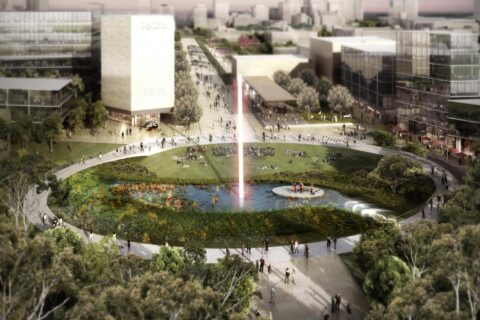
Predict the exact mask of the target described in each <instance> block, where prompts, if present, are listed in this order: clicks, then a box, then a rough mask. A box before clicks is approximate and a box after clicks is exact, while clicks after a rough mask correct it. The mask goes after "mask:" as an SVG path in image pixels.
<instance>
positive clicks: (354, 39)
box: [312, 36, 386, 44]
mask: <svg viewBox="0 0 480 320" xmlns="http://www.w3.org/2000/svg"><path fill="white" fill-rule="evenodd" d="M312 39H318V40H322V41H326V42H331V43H334V44H344V43H352V42H372V41H385V40H386V39H384V38H380V37H376V36H351V37H312Z"/></svg>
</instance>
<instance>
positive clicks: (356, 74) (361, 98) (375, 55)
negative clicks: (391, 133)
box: [341, 40, 396, 122]
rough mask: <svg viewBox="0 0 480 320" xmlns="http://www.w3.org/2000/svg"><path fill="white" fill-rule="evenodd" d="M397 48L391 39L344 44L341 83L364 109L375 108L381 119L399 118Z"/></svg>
mask: <svg viewBox="0 0 480 320" xmlns="http://www.w3.org/2000/svg"><path fill="white" fill-rule="evenodd" d="M395 52H396V51H395V41H392V40H384V41H383V42H377V43H375V44H371V43H351V44H348V45H344V46H342V54H341V59H342V64H341V72H342V81H341V83H342V85H344V86H345V87H347V88H348V89H349V91H350V93H351V94H352V96H353V97H354V98H355V99H356V100H357V102H358V103H359V106H360V107H361V109H362V110H364V111H369V112H373V114H374V116H375V118H377V119H380V120H381V121H382V122H394V121H395V118H396V117H395V116H396V109H395ZM362 112H363V111H362Z"/></svg>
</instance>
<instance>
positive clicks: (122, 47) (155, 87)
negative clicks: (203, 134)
mask: <svg viewBox="0 0 480 320" xmlns="http://www.w3.org/2000/svg"><path fill="white" fill-rule="evenodd" d="M174 33H175V22H174V19H173V17H172V16H168V15H133V16H128V15H112V16H103V17H102V99H103V100H104V102H105V104H106V105H107V106H108V107H113V108H117V109H121V110H125V111H128V112H130V113H147V112H148V111H152V112H162V113H164V112H170V110H171V108H172V107H173V106H174V85H175V47H174Z"/></svg>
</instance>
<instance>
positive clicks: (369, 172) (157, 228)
mask: <svg viewBox="0 0 480 320" xmlns="http://www.w3.org/2000/svg"><path fill="white" fill-rule="evenodd" d="M118 152H119V153H123V152H122V151H121V150H120V151H118ZM243 159H244V171H245V202H244V204H243V205H242V206H239V202H238V187H237V181H238V175H237V173H238V170H237V169H236V168H237V163H238V161H237V160H238V152H237V145H236V144H211V145H191V146H182V147H176V148H171V149H168V150H165V151H162V152H160V153H156V154H153V155H150V156H141V157H140V156H139V157H133V158H128V159H123V160H117V161H113V162H108V163H104V164H100V165H98V166H94V167H91V168H86V169H85V170H83V171H80V172H78V173H75V174H73V175H72V176H70V177H68V178H67V179H65V180H62V181H60V182H57V183H55V184H51V189H52V193H51V195H50V197H49V200H48V204H49V207H50V208H51V210H52V211H53V212H54V213H55V215H56V216H57V217H59V218H62V219H63V220H64V221H66V222H68V223H70V224H72V225H75V226H77V227H79V228H82V229H84V230H87V231H90V232H94V233H98V234H103V235H111V234H115V235H116V236H117V237H120V238H124V239H129V240H131V241H136V242H143V243H153V244H165V243H166V242H167V243H170V244H173V245H179V246H187V245H189V244H190V243H196V244H202V245H203V246H204V247H208V248H218V247H225V246H228V247H240V246H242V245H251V246H256V245H259V244H261V243H262V242H263V241H264V240H267V239H268V241H269V242H270V244H272V245H283V244H287V243H290V242H291V241H299V242H301V243H306V242H315V241H320V240H324V239H326V238H328V237H344V236H350V235H353V234H358V233H362V232H364V231H367V230H370V229H373V228H376V227H378V226H379V225H380V224H382V223H384V221H385V220H386V219H395V218H397V217H399V216H402V217H405V216H406V215H408V213H409V211H412V212H413V211H414V209H415V208H417V207H418V206H419V205H420V204H422V203H424V202H425V201H426V200H427V199H428V198H429V197H430V196H431V194H432V193H433V192H434V189H435V185H434V182H433V181H432V180H431V178H430V177H429V176H428V175H427V174H425V173H424V172H423V169H422V168H421V166H420V164H418V163H415V161H414V160H412V159H410V158H407V157H401V156H395V155H394V156H384V157H382V156H381V155H377V154H373V153H367V152H362V151H357V150H354V149H350V148H339V147H332V146H326V145H313V144H298V143H247V144H245V146H244V152H243ZM415 168H417V169H418V170H414V169H415ZM415 213H416V212H415Z"/></svg>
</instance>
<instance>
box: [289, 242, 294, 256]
mask: <svg viewBox="0 0 480 320" xmlns="http://www.w3.org/2000/svg"><path fill="white" fill-rule="evenodd" d="M293 252H294V243H293V240H291V241H290V254H293Z"/></svg>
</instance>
